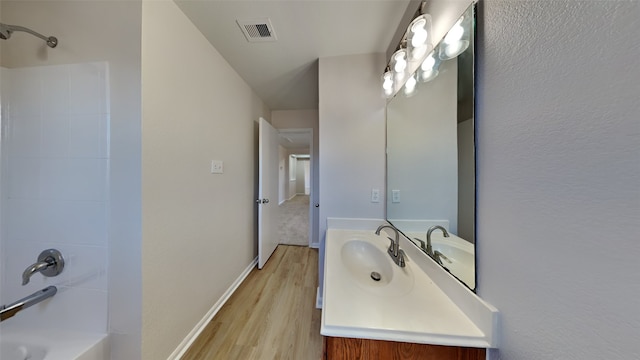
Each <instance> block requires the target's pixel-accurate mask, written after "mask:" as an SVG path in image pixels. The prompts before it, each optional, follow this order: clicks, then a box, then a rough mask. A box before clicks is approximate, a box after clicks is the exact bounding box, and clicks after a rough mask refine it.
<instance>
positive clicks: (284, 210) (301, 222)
mask: <svg viewBox="0 0 640 360" xmlns="http://www.w3.org/2000/svg"><path fill="white" fill-rule="evenodd" d="M279 210H280V211H279V213H280V214H279V218H280V221H279V223H280V224H279V226H278V237H279V238H280V244H286V245H302V246H309V195H296V196H294V197H293V199H291V200H288V201H285V202H284V203H282V205H280V209H279Z"/></svg>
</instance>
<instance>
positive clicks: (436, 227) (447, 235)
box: [427, 225, 449, 256]
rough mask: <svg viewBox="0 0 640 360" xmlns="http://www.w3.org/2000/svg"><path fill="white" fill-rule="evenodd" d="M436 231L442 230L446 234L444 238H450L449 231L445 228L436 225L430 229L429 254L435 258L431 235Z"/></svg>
mask: <svg viewBox="0 0 640 360" xmlns="http://www.w3.org/2000/svg"><path fill="white" fill-rule="evenodd" d="M434 230H442V232H443V233H444V237H449V233H448V232H447V229H445V228H443V227H442V226H440V225H435V226H432V227H430V228H429V230H427V254H429V255H431V256H433V246H431V233H432V232H433V231H434Z"/></svg>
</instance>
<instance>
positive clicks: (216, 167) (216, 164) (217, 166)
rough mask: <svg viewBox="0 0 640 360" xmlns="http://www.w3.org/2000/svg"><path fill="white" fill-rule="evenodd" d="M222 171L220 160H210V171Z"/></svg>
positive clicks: (219, 172)
mask: <svg viewBox="0 0 640 360" xmlns="http://www.w3.org/2000/svg"><path fill="white" fill-rule="evenodd" d="M223 172H224V164H223V162H222V160H211V173H212V174H222V173H223Z"/></svg>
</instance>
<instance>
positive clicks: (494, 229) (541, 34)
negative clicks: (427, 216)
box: [476, 0, 640, 360]
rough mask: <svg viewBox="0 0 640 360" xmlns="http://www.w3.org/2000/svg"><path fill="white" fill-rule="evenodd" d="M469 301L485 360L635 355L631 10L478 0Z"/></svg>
mask: <svg viewBox="0 0 640 360" xmlns="http://www.w3.org/2000/svg"><path fill="white" fill-rule="evenodd" d="M479 4H480V5H481V7H480V11H479V17H480V20H481V21H480V24H479V26H478V32H479V36H478V40H479V41H478V43H477V45H478V57H477V58H478V78H477V104H478V105H477V117H476V121H477V123H476V126H477V140H478V144H477V145H478V174H477V176H478V179H477V180H478V199H477V205H478V211H477V215H478V224H477V235H478V237H477V244H478V251H477V256H478V259H477V264H478V293H479V294H480V295H481V296H482V297H483V298H484V299H486V300H487V301H488V302H490V303H491V304H493V305H494V306H496V307H497V308H498V309H499V310H500V312H501V318H502V321H501V322H502V323H501V327H502V341H501V346H500V350H499V351H496V352H495V353H494V354H493V355H494V357H493V358H494V359H519V360H527V359H535V360H543V359H609V360H612V359H638V358H640V346H639V345H638V329H640V311H638V306H637V304H638V296H639V295H640V278H639V275H638V274H639V273H638V259H640V242H639V239H640V237H639V234H640V191H639V185H638V184H640V161H639V159H640V123H639V122H638V114H639V113H640V103H639V102H638V93H639V87H638V84H639V80H640V68H639V67H638V66H637V62H638V58H640V46H639V42H638V37H640V30H639V28H638V26H637V19H638V15H640V2H638V1H581V2H579V1H551V2H535V1H498V0H487V1H482V2H480V3H479Z"/></svg>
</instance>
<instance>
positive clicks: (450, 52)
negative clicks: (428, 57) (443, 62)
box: [444, 41, 462, 58]
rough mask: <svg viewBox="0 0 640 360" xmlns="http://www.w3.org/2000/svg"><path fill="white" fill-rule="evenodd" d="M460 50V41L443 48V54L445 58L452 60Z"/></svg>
mask: <svg viewBox="0 0 640 360" xmlns="http://www.w3.org/2000/svg"><path fill="white" fill-rule="evenodd" d="M461 49H462V41H457V42H455V43H453V44H449V45H448V46H446V47H445V48H444V53H445V54H446V55H447V57H449V58H453V57H455V56H456V55H458V54H459V52H460V50H461Z"/></svg>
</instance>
